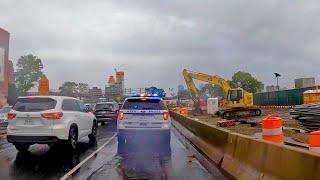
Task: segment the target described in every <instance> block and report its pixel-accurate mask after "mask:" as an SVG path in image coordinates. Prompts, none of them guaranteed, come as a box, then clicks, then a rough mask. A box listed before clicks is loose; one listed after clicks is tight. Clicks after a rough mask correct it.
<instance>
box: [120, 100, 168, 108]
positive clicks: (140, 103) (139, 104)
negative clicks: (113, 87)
mask: <svg viewBox="0 0 320 180" xmlns="http://www.w3.org/2000/svg"><path fill="white" fill-rule="evenodd" d="M122 109H135V110H166V106H165V104H164V103H163V101H162V100H160V99H128V100H127V101H126V102H125V103H124V105H123V107H122Z"/></svg>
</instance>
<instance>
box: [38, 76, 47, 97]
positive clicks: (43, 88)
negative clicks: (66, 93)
mask: <svg viewBox="0 0 320 180" xmlns="http://www.w3.org/2000/svg"><path fill="white" fill-rule="evenodd" d="M38 82H39V86H38V95H39V96H49V80H48V78H47V77H46V76H42V77H41V79H40V80H39V81H38Z"/></svg>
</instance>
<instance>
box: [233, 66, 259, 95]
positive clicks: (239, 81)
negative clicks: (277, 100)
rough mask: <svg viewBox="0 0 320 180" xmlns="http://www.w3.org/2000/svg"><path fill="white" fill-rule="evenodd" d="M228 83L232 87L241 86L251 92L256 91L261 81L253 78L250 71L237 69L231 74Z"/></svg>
mask: <svg viewBox="0 0 320 180" xmlns="http://www.w3.org/2000/svg"><path fill="white" fill-rule="evenodd" d="M230 84H231V86H232V87H234V88H237V87H241V88H243V89H244V90H246V91H248V92H251V93H256V92H257V91H258V90H259V88H260V86H261V82H260V81H258V80H257V79H256V78H254V77H253V76H252V75H251V74H250V73H248V72H242V71H239V72H237V73H235V74H234V75H233V76H232V80H231V81H230Z"/></svg>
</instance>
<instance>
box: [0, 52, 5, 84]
mask: <svg viewBox="0 0 320 180" xmlns="http://www.w3.org/2000/svg"><path fill="white" fill-rule="evenodd" d="M4 65H5V63H4V49H3V48H0V81H4Z"/></svg>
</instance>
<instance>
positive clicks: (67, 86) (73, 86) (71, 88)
mask: <svg viewBox="0 0 320 180" xmlns="http://www.w3.org/2000/svg"><path fill="white" fill-rule="evenodd" d="M59 94H60V95H61V96H69V97H77V96H78V84H77V83H75V82H70V81H68V82H64V83H63V84H62V85H61V86H60V87H59Z"/></svg>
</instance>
